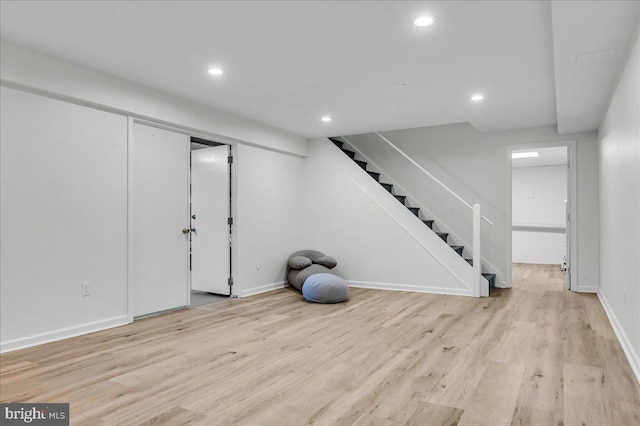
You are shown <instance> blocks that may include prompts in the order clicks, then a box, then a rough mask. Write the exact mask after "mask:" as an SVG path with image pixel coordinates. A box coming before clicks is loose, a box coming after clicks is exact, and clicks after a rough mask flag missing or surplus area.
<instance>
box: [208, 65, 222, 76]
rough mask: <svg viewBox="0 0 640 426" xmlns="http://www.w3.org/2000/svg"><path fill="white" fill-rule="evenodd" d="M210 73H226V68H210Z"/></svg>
mask: <svg viewBox="0 0 640 426" xmlns="http://www.w3.org/2000/svg"><path fill="white" fill-rule="evenodd" d="M209 74H211V75H222V74H224V70H223V69H222V68H218V67H213V68H209Z"/></svg>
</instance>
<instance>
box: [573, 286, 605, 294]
mask: <svg viewBox="0 0 640 426" xmlns="http://www.w3.org/2000/svg"><path fill="white" fill-rule="evenodd" d="M571 290H573V291H576V292H578V293H598V291H599V290H600V289H599V288H598V287H597V286H594V285H590V286H580V285H577V286H575V287H574V288H572V289H571Z"/></svg>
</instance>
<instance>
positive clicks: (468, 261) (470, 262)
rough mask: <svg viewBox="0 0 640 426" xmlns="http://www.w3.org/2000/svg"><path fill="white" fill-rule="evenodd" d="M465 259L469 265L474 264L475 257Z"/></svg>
mask: <svg viewBox="0 0 640 426" xmlns="http://www.w3.org/2000/svg"><path fill="white" fill-rule="evenodd" d="M465 260H466V261H467V263H468V264H469V265H471V266H473V259H465Z"/></svg>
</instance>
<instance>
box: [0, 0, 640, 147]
mask: <svg viewBox="0 0 640 426" xmlns="http://www.w3.org/2000/svg"><path fill="white" fill-rule="evenodd" d="M576 3H580V4H582V3H583V2H576ZM587 3H602V4H600V6H599V8H597V10H596V9H594V8H592V7H587V6H586V5H582V6H576V7H572V8H569V7H560V8H558V7H556V5H554V7H553V11H554V16H553V25H552V6H551V4H550V3H549V2H540V1H513V2H508V1H502V2H500V1H498V2H495V1H492V2H482V1H473V2H464V1H459V2H453V1H451V2H410V1H368V2H366V1H349V2H340V1H315V2H301V1H300V2H294V1H279V2H272V1H243V2H223V1H216V2H206V1H201V2H186V1H184V2H171V1H163V2H146V1H139V2H136V1H128V2H108V1H105V2H98V1H87V2H81V1H71V2H58V1H51V0H49V1H44V2H38V1H25V2H8V1H2V2H1V3H0V35H1V37H2V39H5V40H8V41H11V42H14V43H16V44H19V45H22V46H25V47H29V48H32V49H35V50H38V51H41V52H45V53H48V54H51V55H53V56H56V57H60V58H63V59H66V60H69V61H71V62H74V63H77V64H81V65H85V66H88V67H91V68H94V69H97V70H101V71H104V72H106V73H109V74H112V75H115V76H119V77H122V78H126V79H128V80H131V81H134V82H137V83H140V84H143V85H146V86H149V87H152V88H155V89H159V90H162V91H165V92H168V93H171V94H174V95H177V96H180V97H183V98H187V99H190V100H192V101H195V102H198V103H201V104H206V105H209V106H212V107H216V108H219V109H223V110H226V111H230V112H234V113H237V114H240V115H243V116H246V117H250V118H253V119H255V120H258V121H260V122H263V123H266V124H269V125H271V126H274V127H278V128H281V129H285V130H289V131H291V132H293V133H296V134H299V135H302V136H307V137H317V136H329V135H344V134H357V133H368V132H373V131H383V130H393V129H403V128H413V127H422V126H432V125H440V124H448V123H457V122H466V121H468V122H470V123H471V124H472V125H473V126H474V127H475V128H476V129H478V130H479V131H495V130H504V129H513V128H524V127H533V126H540V125H551V124H555V123H556V122H557V120H558V118H559V119H560V124H562V125H563V126H561V128H568V129H571V130H575V129H577V130H587V129H593V128H596V127H597V125H598V124H599V121H600V118H601V116H602V111H603V110H604V108H605V107H606V104H608V101H609V98H610V93H611V86H612V83H611V82H610V81H609V80H608V81H607V82H605V83H601V82H599V81H595V82H593V81H591V80H589V79H587V80H585V81H587V82H588V83H589V87H590V88H592V89H593V85H595V86H596V87H597V88H598V90H600V89H601V92H602V93H603V94H604V95H602V96H600V98H599V99H595V100H594V99H591V98H589V103H588V104H587V105H583V104H582V103H580V105H579V106H581V107H584V108H586V109H588V110H589V111H590V112H591V114H585V113H584V111H583V109H584V108H582V109H581V110H580V111H581V112H580V114H573V115H571V114H570V113H571V111H573V110H572V108H575V107H576V105H575V104H576V103H577V101H576V102H572V101H571V100H572V99H574V97H575V95H576V92H579V89H580V84H577V85H576V84H572V82H573V81H572V76H571V75H570V73H568V77H567V72H565V71H566V68H567V67H568V66H567V65H566V64H565V62H566V61H567V59H566V58H567V57H573V60H574V61H575V52H574V51H575V50H576V49H577V51H578V52H586V51H591V50H589V49H592V50H602V49H605V48H606V49H609V48H615V49H617V56H616V58H617V59H615V60H614V62H615V64H614V65H615V66H614V67H613V68H614V69H613V70H612V71H610V72H609V74H610V75H613V76H614V77H615V78H614V80H616V79H617V77H616V76H617V75H619V73H620V70H621V69H622V67H623V66H624V61H626V53H627V51H628V50H629V47H628V46H626V45H621V43H622V44H624V43H626V44H627V45H628V44H629V42H628V40H630V39H631V34H630V32H633V31H632V30H634V29H635V27H633V28H631V30H630V29H629V26H630V25H631V24H632V21H633V19H632V18H633V13H634V11H636V12H637V9H638V7H637V3H636V2H611V1H609V2H587ZM629 5H631V6H629ZM612 8H613V9H615V10H616V11H617V12H616V14H614V15H612V17H611V18H610V19H606V20H605V21H606V24H607V28H606V31H607V32H606V34H616V36H615V37H614V36H611V37H609V36H607V37H605V38H607V42H606V43H605V42H602V43H600V41H601V40H600V39H599V38H597V37H596V39H594V40H591V41H588V42H586V43H584V44H583V45H580V46H578V45H577V44H578V43H577V40H581V39H580V38H579V36H576V35H575V34H578V33H581V32H584V31H585V30H592V29H593V28H592V27H591V26H589V27H588V28H584V25H583V23H582V21H581V20H582V19H583V12H584V10H588V11H589V13H587V15H588V16H589V17H593V15H594V14H595V13H597V14H598V15H605V16H608V15H607V14H608V13H609V12H608V11H609V10H610V9H612ZM556 9H558V17H557V19H556V16H555V12H556ZM620 11H622V12H620ZM630 11H631V18H629V16H628V15H629V12H630ZM618 13H623V15H624V16H623V18H624V19H623V21H624V25H620V28H618V26H617V20H618V18H620V16H619V15H618ZM423 14H429V15H431V16H433V17H434V18H435V20H436V21H435V24H434V25H432V26H430V27H426V28H417V27H415V26H413V24H412V23H413V20H414V19H415V18H416V17H417V16H419V15H423ZM636 15H637V13H636ZM621 19H622V18H621ZM587 21H588V22H589V25H595V27H598V24H597V23H595V24H594V23H593V22H592V20H591V18H589V19H588V20H587ZM635 22H636V25H637V16H636V21H635ZM552 27H553V28H552ZM602 32H603V31H597V32H596V33H597V34H600V33H602ZM559 33H560V34H566V35H567V37H565V38H563V39H562V40H560V41H556V40H555V39H554V36H555V37H556V39H558V34H559ZM576 37H578V38H577V39H576ZM567 40H569V41H567ZM616 43H617V44H616ZM596 45H597V46H596ZM594 46H595V47H597V48H594ZM554 48H555V61H556V62H557V63H561V64H562V67H563V68H561V69H560V71H561V72H562V74H561V75H560V76H558V67H557V65H556V69H555V72H554ZM585 49H586V50H585ZM591 62H593V61H591ZM591 62H590V59H589V58H587V60H586V62H585V63H587V64H589V63H591ZM213 65H221V66H222V67H224V68H225V69H226V71H227V73H226V74H225V75H224V76H223V77H222V78H214V77H212V76H210V75H208V74H207V69H208V68H209V67H210V66H213ZM616 67H617V68H616ZM610 80H611V79H610ZM565 87H568V89H567V90H564V89H565ZM476 92H481V93H483V94H484V96H485V100H484V101H482V102H481V103H473V102H470V101H469V97H470V96H471V95H472V94H474V93H476ZM557 94H560V96H561V99H557V96H558V95H557ZM605 95H606V96H605ZM605 98H606V99H605ZM567 99H569V100H568V101H567ZM602 99H605V101H602ZM556 102H557V104H558V115H556ZM603 102H606V104H603ZM567 111H569V112H567ZM326 114H328V115H331V116H332V117H333V118H334V120H333V121H332V122H331V123H323V122H321V121H320V117H321V116H322V115H326ZM594 117H595V118H594ZM583 118H584V119H583ZM565 124H566V126H565Z"/></svg>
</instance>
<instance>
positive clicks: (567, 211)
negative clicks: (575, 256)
mask: <svg viewBox="0 0 640 426" xmlns="http://www.w3.org/2000/svg"><path fill="white" fill-rule="evenodd" d="M571 197H573V194H572V193H571V147H567V201H565V203H564V204H565V218H566V221H565V239H566V241H565V244H566V247H567V249H566V250H565V256H566V257H565V267H566V268H567V269H566V271H567V275H566V279H567V290H571V221H572V220H573V219H572V217H571V209H570V205H571V204H570V203H571V201H570V200H571Z"/></svg>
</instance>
